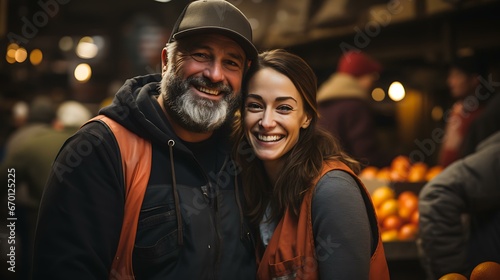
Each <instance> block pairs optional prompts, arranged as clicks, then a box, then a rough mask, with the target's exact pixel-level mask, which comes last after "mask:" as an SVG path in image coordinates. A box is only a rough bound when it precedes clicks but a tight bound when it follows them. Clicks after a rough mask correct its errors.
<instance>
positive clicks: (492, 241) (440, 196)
mask: <svg viewBox="0 0 500 280" xmlns="http://www.w3.org/2000/svg"><path fill="white" fill-rule="evenodd" d="M499 201H500V132H497V133H495V134H493V135H491V136H490V137H489V138H487V139H486V140H484V141H483V142H481V144H480V145H479V146H478V147H477V150H476V152H475V153H473V154H471V155H469V156H467V157H465V158H463V159H460V160H457V161H455V162H454V163H452V164H451V165H449V166H448V167H447V168H445V169H444V170H443V172H442V173H440V174H439V175H437V176H436V177H435V178H434V179H432V180H431V181H430V182H428V183H427V184H426V185H425V186H424V187H423V189H422V190H421V191H420V195H419V213H420V218H419V225H420V239H421V246H422V249H423V252H424V254H423V264H424V268H425V269H426V270H427V272H428V276H429V277H428V279H438V278H440V277H441V276H443V275H445V274H447V273H452V272H455V273H461V274H463V275H466V276H469V275H470V273H471V271H472V269H473V268H474V267H475V266H476V265H478V264H479V263H482V262H485V261H494V262H499V263H500V205H499V203H498V202H499Z"/></svg>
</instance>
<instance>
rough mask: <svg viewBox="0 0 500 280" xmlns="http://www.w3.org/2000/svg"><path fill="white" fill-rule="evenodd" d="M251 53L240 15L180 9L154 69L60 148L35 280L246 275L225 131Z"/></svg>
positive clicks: (199, 4) (217, 6) (248, 256)
mask: <svg viewBox="0 0 500 280" xmlns="http://www.w3.org/2000/svg"><path fill="white" fill-rule="evenodd" d="M256 57H257V49H256V48H255V46H254V45H253V43H252V28H251V26H250V23H249V21H248V19H247V18H246V17H245V16H244V15H243V13H242V12H241V11H240V10H238V9H237V8H236V7H235V6H234V5H232V4H231V3H229V2H227V1H218V0H217V1H216V0H214V1H194V2H190V3H189V4H188V5H187V6H186V8H185V9H184V10H183V11H182V13H181V15H180V16H179V18H178V20H177V22H176V24H175V26H174V27H173V30H172V33H171V36H170V38H169V42H168V43H167V46H166V47H165V48H164V49H163V50H162V51H161V56H160V58H161V62H162V69H161V73H157V74H149V75H144V76H138V77H135V78H131V79H129V80H127V81H126V82H125V84H124V85H123V86H122V87H121V88H120V89H119V91H118V92H117V93H116V95H115V97H114V100H113V102H112V104H111V105H109V106H107V107H105V108H103V109H101V110H100V112H99V116H98V117H96V118H94V119H93V120H92V121H91V122H88V123H87V124H86V125H84V126H83V127H82V128H81V129H80V130H79V131H78V132H77V133H76V134H75V135H74V136H72V137H71V138H70V139H69V140H68V141H66V143H65V144H64V146H63V147H62V149H61V151H60V152H59V154H58V156H57V158H56V160H55V162H54V164H53V166H54V168H53V169H52V172H51V175H50V176H49V180H48V183H47V185H46V187H45V191H44V194H43V197H42V202H41V204H40V212H39V216H38V223H37V230H36V237H35V247H34V258H33V260H34V264H33V270H34V272H33V276H34V279H82V280H83V279H85V280H89V279H108V278H110V279H242V280H245V279H255V254H254V251H253V243H252V240H251V238H250V236H249V230H248V226H247V225H246V222H245V219H244V216H243V213H242V211H241V209H242V208H241V202H240V195H239V193H238V189H237V187H236V186H237V184H236V182H237V180H238V178H237V172H238V170H237V168H236V167H235V165H234V163H233V162H232V161H231V159H230V145H229V133H230V129H231V127H230V124H231V122H232V119H233V117H234V113H235V110H236V109H237V108H238V105H239V103H240V102H241V95H240V89H241V83H242V81H243V79H244V75H245V74H246V72H247V71H248V69H249V68H250V67H251V64H252V62H253V61H255V60H256ZM128 148H130V149H128ZM129 150H133V152H130V153H127V151H129ZM132 169H133V170H132ZM138 190H140V191H138ZM122 237H123V238H122Z"/></svg>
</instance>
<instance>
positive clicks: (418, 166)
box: [407, 162, 427, 182]
mask: <svg viewBox="0 0 500 280" xmlns="http://www.w3.org/2000/svg"><path fill="white" fill-rule="evenodd" d="M426 173H427V164H425V163H423V162H416V163H414V164H413V165H412V166H411V167H410V171H409V172H408V178H407V180H408V182H423V181H425V174H426Z"/></svg>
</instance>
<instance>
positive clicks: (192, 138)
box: [156, 94, 213, 142]
mask: <svg viewBox="0 0 500 280" xmlns="http://www.w3.org/2000/svg"><path fill="white" fill-rule="evenodd" d="M156 100H157V101H158V103H159V104H160V107H161V110H162V111H163V113H164V114H165V116H166V117H167V119H168V121H169V122H170V125H171V126H172V129H173V130H174V132H175V134H176V135H177V137H179V138H181V139H182V140H183V141H186V142H201V141H204V140H207V139H208V138H210V136H212V134H213V131H210V132H204V133H200V132H193V131H189V130H187V129H185V128H183V127H182V126H180V125H179V124H178V123H177V122H176V121H175V120H173V119H172V118H171V117H170V115H169V114H168V113H167V110H166V109H165V105H164V103H163V97H162V95H161V94H160V95H158V98H157V99H156Z"/></svg>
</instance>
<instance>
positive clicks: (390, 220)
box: [382, 215, 403, 230]
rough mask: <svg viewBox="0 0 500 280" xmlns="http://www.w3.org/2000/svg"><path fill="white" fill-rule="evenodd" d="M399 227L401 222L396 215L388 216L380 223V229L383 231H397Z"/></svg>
mask: <svg viewBox="0 0 500 280" xmlns="http://www.w3.org/2000/svg"><path fill="white" fill-rule="evenodd" d="M401 225H403V221H402V220H401V218H400V217H399V216H398V215H390V216H388V217H386V218H385V219H384V220H383V221H382V229H384V230H391V229H396V230H398V229H399V228H400V227H401Z"/></svg>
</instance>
